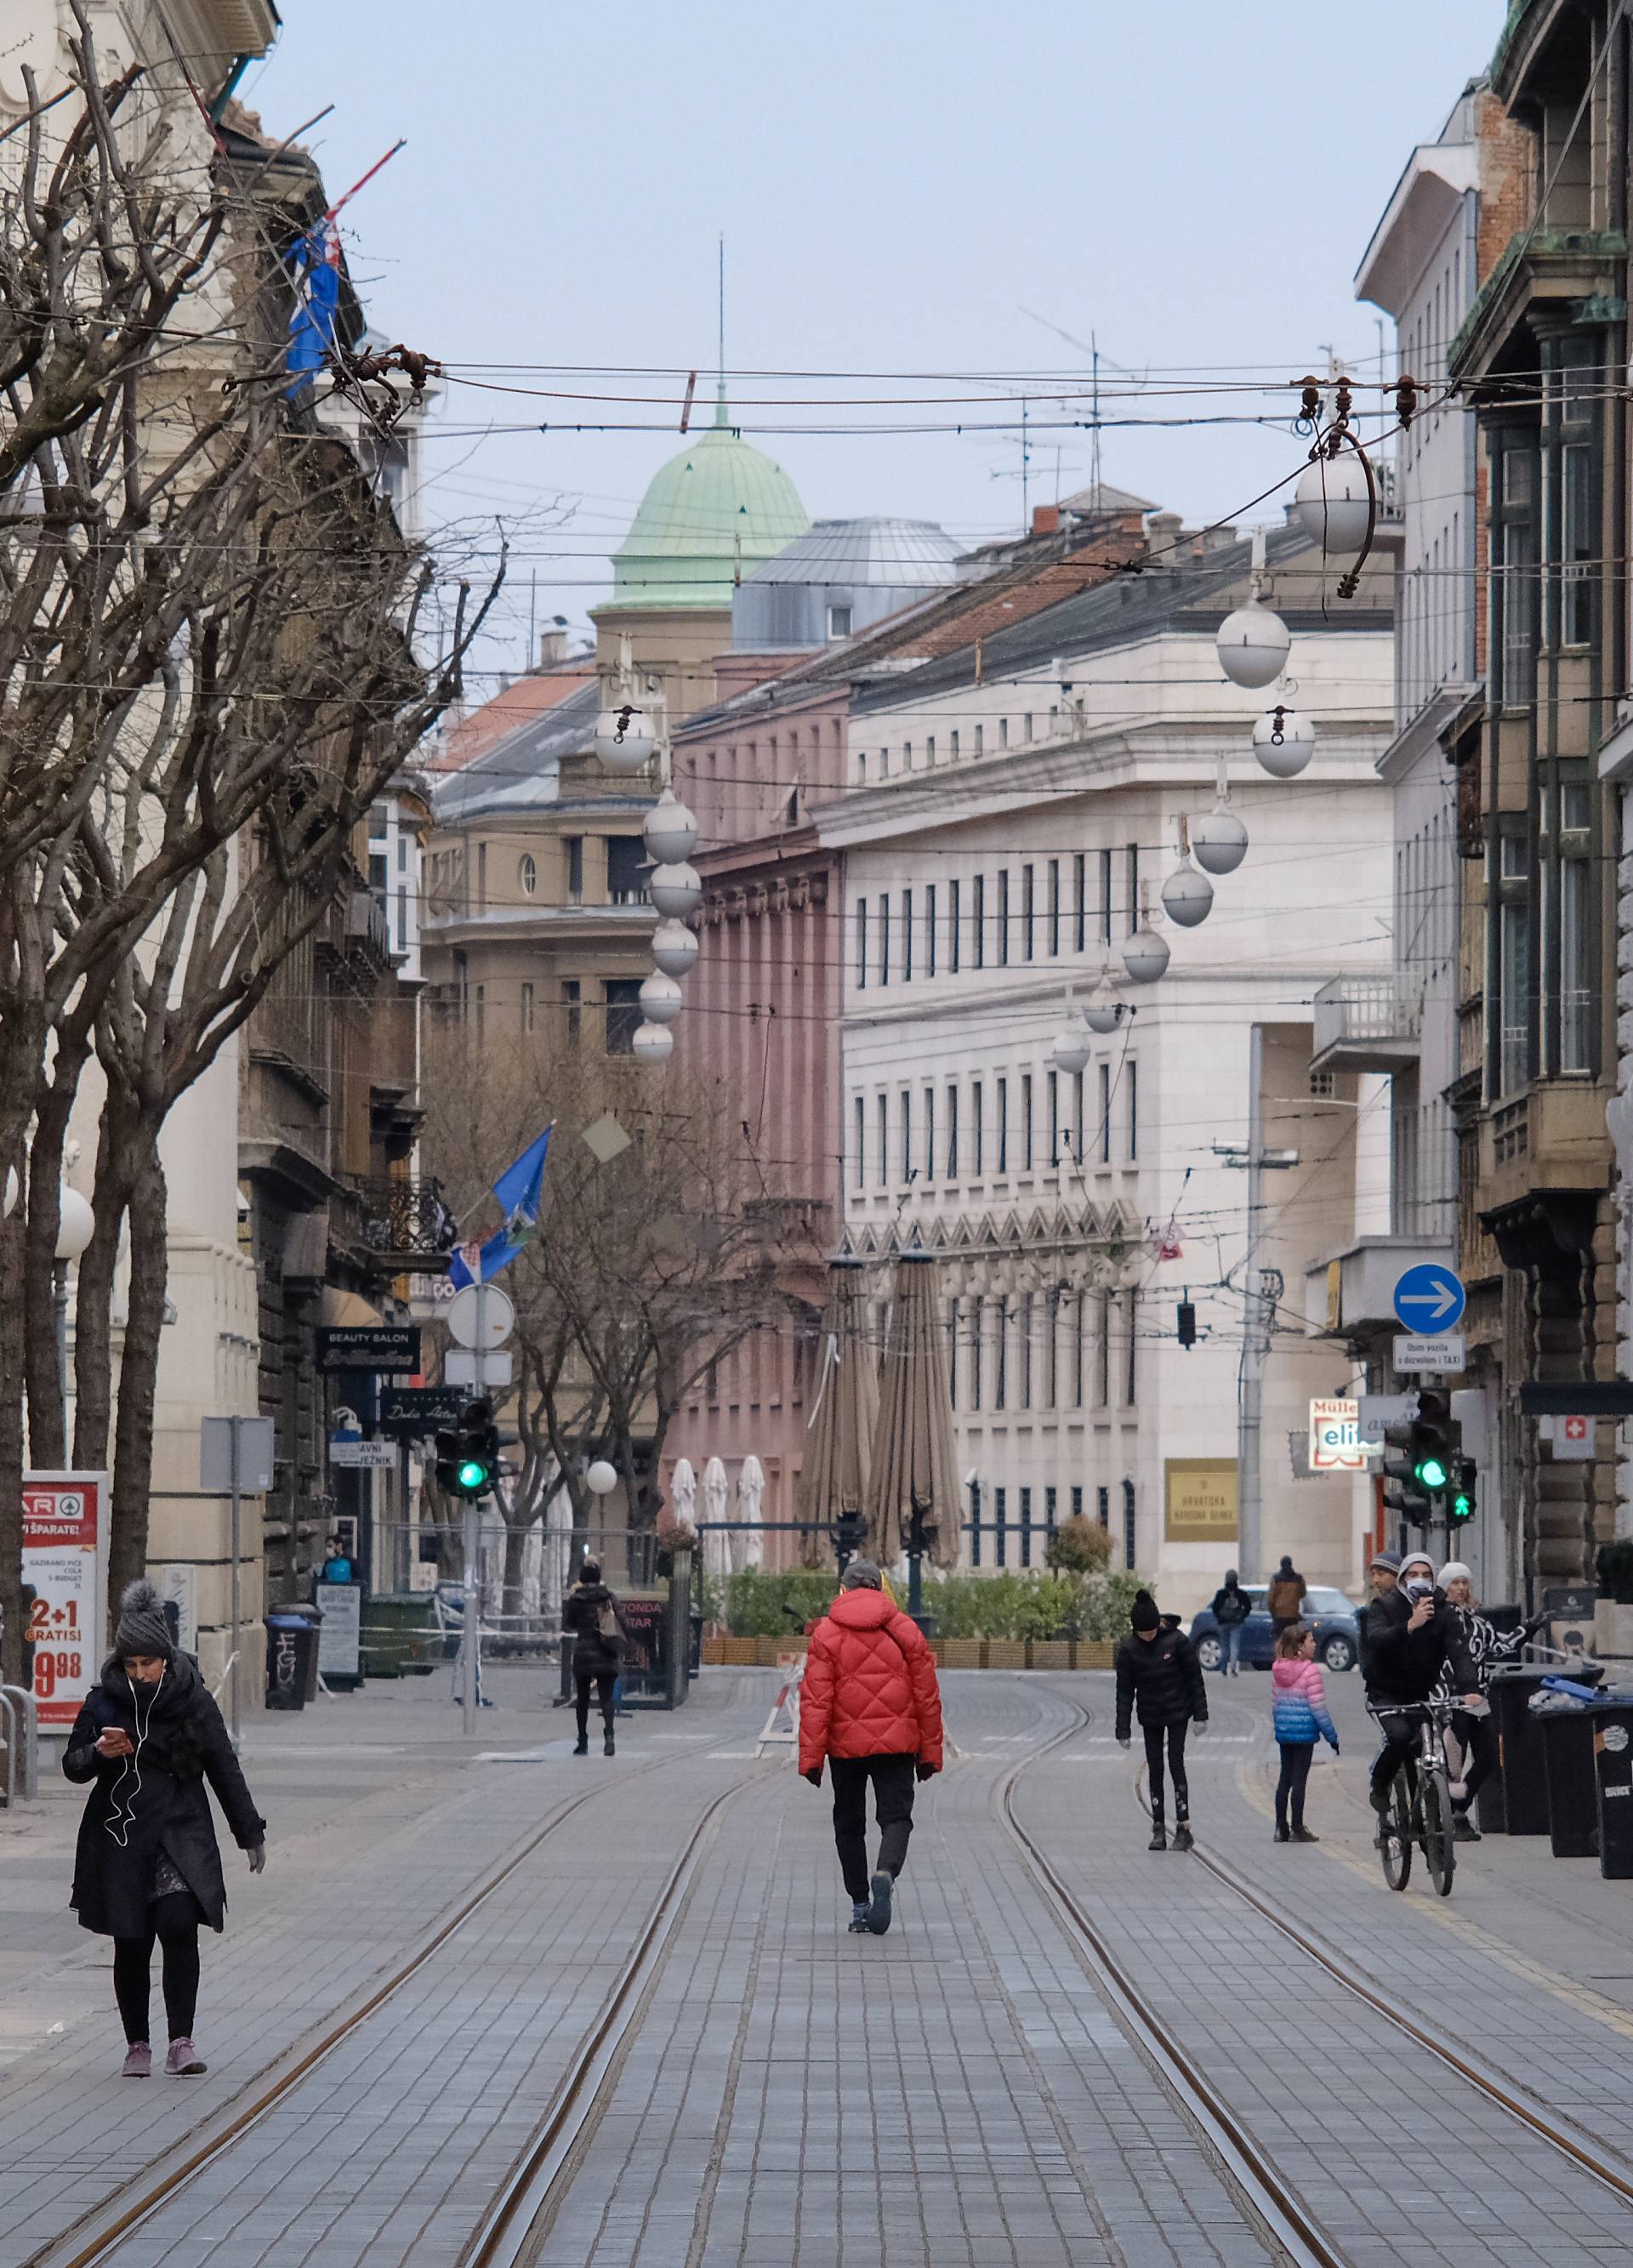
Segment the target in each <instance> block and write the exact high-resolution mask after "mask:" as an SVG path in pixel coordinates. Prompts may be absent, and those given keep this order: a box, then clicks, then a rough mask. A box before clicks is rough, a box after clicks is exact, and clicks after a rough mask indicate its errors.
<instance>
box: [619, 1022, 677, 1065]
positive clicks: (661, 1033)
mask: <svg viewBox="0 0 1633 2268" xmlns="http://www.w3.org/2000/svg"><path fill="white" fill-rule="evenodd" d="M674 1052H675V1035H674V1033H673V1032H672V1031H671V1030H670V1029H669V1026H668V1025H667V1024H642V1025H640V1026H639V1027H638V1028H637V1030H636V1033H635V1036H634V1038H633V1039H632V1041H631V1042H630V1053H631V1054H632V1056H633V1057H635V1059H636V1061H637V1062H638V1063H646V1064H661V1063H668V1061H669V1057H671V1056H672V1055H673V1054H674Z"/></svg>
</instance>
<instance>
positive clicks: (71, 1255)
mask: <svg viewBox="0 0 1633 2268" xmlns="http://www.w3.org/2000/svg"><path fill="white" fill-rule="evenodd" d="M95 1234H96V1215H95V1214H94V1213H93V1212H92V1210H91V1207H90V1205H89V1204H87V1203H86V1201H85V1198H84V1197H81V1196H80V1194H79V1192H78V1189H69V1188H68V1187H67V1185H66V1184H64V1186H63V1189H62V1190H61V1191H60V1193H59V1197H58V1211H57V1223H56V1257H57V1258H58V1259H59V1260H78V1257H79V1256H80V1254H81V1253H82V1252H84V1250H85V1248H86V1246H87V1245H88V1244H89V1243H90V1241H91V1240H92V1237H93V1236H94V1235H95Z"/></svg>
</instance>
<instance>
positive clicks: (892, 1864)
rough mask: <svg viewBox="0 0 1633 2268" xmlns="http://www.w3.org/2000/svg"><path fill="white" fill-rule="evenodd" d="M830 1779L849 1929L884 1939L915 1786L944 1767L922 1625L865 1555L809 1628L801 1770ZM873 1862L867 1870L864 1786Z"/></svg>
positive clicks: (812, 1778)
mask: <svg viewBox="0 0 1633 2268" xmlns="http://www.w3.org/2000/svg"><path fill="white" fill-rule="evenodd" d="M824 1764H826V1765H827V1767H828V1770H829V1771H830V1773H831V1776H832V1779H833V1840H834V1845H835V1848H836V1849H837V1850H838V1852H839V1871H840V1873H841V1874H842V1875H843V1876H844V1879H845V1887H846V1890H847V1891H848V1892H849V1894H850V1901H851V1919H850V1927H851V1930H852V1932H853V1933H856V1934H860V1933H861V1932H862V1931H864V1930H867V1931H871V1933H873V1935H874V1936H875V1937H883V1935H884V1933H885V1931H886V1930H887V1929H889V1927H890V1911H891V1904H892V1901H893V1899H894V1896H895V1892H896V1882H897V1879H898V1876H899V1875H900V1874H901V1871H902V1867H903V1866H904V1865H905V1862H906V1858H907V1841H908V1837H910V1836H911V1835H912V1833H913V1790H914V1783H915V1782H916V1781H919V1780H927V1779H932V1778H934V1777H935V1774H936V1773H937V1772H938V1771H940V1770H941V1768H942V1694H941V1687H940V1685H939V1683H937V1680H936V1675H935V1655H934V1654H933V1653H931V1652H930V1649H929V1647H928V1646H927V1644H926V1642H925V1637H924V1632H923V1631H921V1630H920V1628H919V1625H918V1624H917V1623H915V1622H911V1621H909V1619H908V1617H907V1616H905V1614H903V1613H902V1612H901V1610H900V1609H899V1608H898V1606H897V1605H896V1604H895V1602H893V1601H892V1600H891V1599H890V1597H889V1596H888V1595H887V1594H886V1593H885V1591H884V1588H883V1578H882V1577H881V1575H880V1572H879V1570H878V1568H877V1567H876V1565H874V1563H873V1561H872V1560H871V1559H853V1560H852V1561H851V1563H850V1565H848V1566H847V1567H846V1570H845V1572H844V1574H843V1576H842V1577H841V1578H840V1581H839V1597H838V1598H837V1599H835V1601H834V1602H833V1604H832V1605H831V1607H830V1608H829V1609H828V1611H827V1613H826V1614H825V1615H824V1616H823V1617H822V1619H821V1620H820V1621H819V1622H818V1623H817V1624H816V1626H815V1628H814V1629H813V1630H812V1631H811V1641H810V1647H809V1652H808V1653H807V1654H806V1657H805V1677H804V1681H803V1683H802V1685H801V1688H800V1770H801V1771H802V1773H803V1774H804V1776H805V1778H807V1779H808V1780H809V1782H810V1784H811V1786H813V1787H820V1786H822V1768H823V1765H824ZM869 1785H871V1786H872V1788H873V1803H874V1813H875V1816H876V1819H877V1821H878V1825H879V1863H878V1866H877V1867H876V1868H875V1870H874V1874H873V1877H872V1880H871V1881H869V1879H868V1786H869Z"/></svg>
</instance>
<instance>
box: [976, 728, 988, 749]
mask: <svg viewBox="0 0 1633 2268" xmlns="http://www.w3.org/2000/svg"><path fill="white" fill-rule="evenodd" d="M985 741H986V733H984V732H983V731H982V730H981V727H980V726H979V725H977V726H976V728H975V753H976V755H978V756H979V755H984V754H985V753H986V751H985V747H984V745H983V744H984V742H985Z"/></svg>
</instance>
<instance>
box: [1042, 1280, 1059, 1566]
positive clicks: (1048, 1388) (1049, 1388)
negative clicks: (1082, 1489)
mask: <svg viewBox="0 0 1633 2268" xmlns="http://www.w3.org/2000/svg"><path fill="white" fill-rule="evenodd" d="M1044 1329H1045V1330H1046V1332H1047V1333H1048V1355H1047V1363H1046V1369H1045V1373H1044V1395H1045V1402H1046V1407H1047V1408H1049V1409H1051V1410H1053V1408H1054V1406H1055V1403H1056V1401H1057V1399H1058V1398H1059V1395H1060V1286H1059V1285H1056V1286H1055V1288H1054V1290H1053V1291H1052V1292H1047V1293H1046V1295H1045V1298H1044ZM1048 1503H1049V1526H1050V1527H1051V1528H1053V1526H1054V1491H1053V1489H1051V1490H1050V1491H1049V1497H1048Z"/></svg>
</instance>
